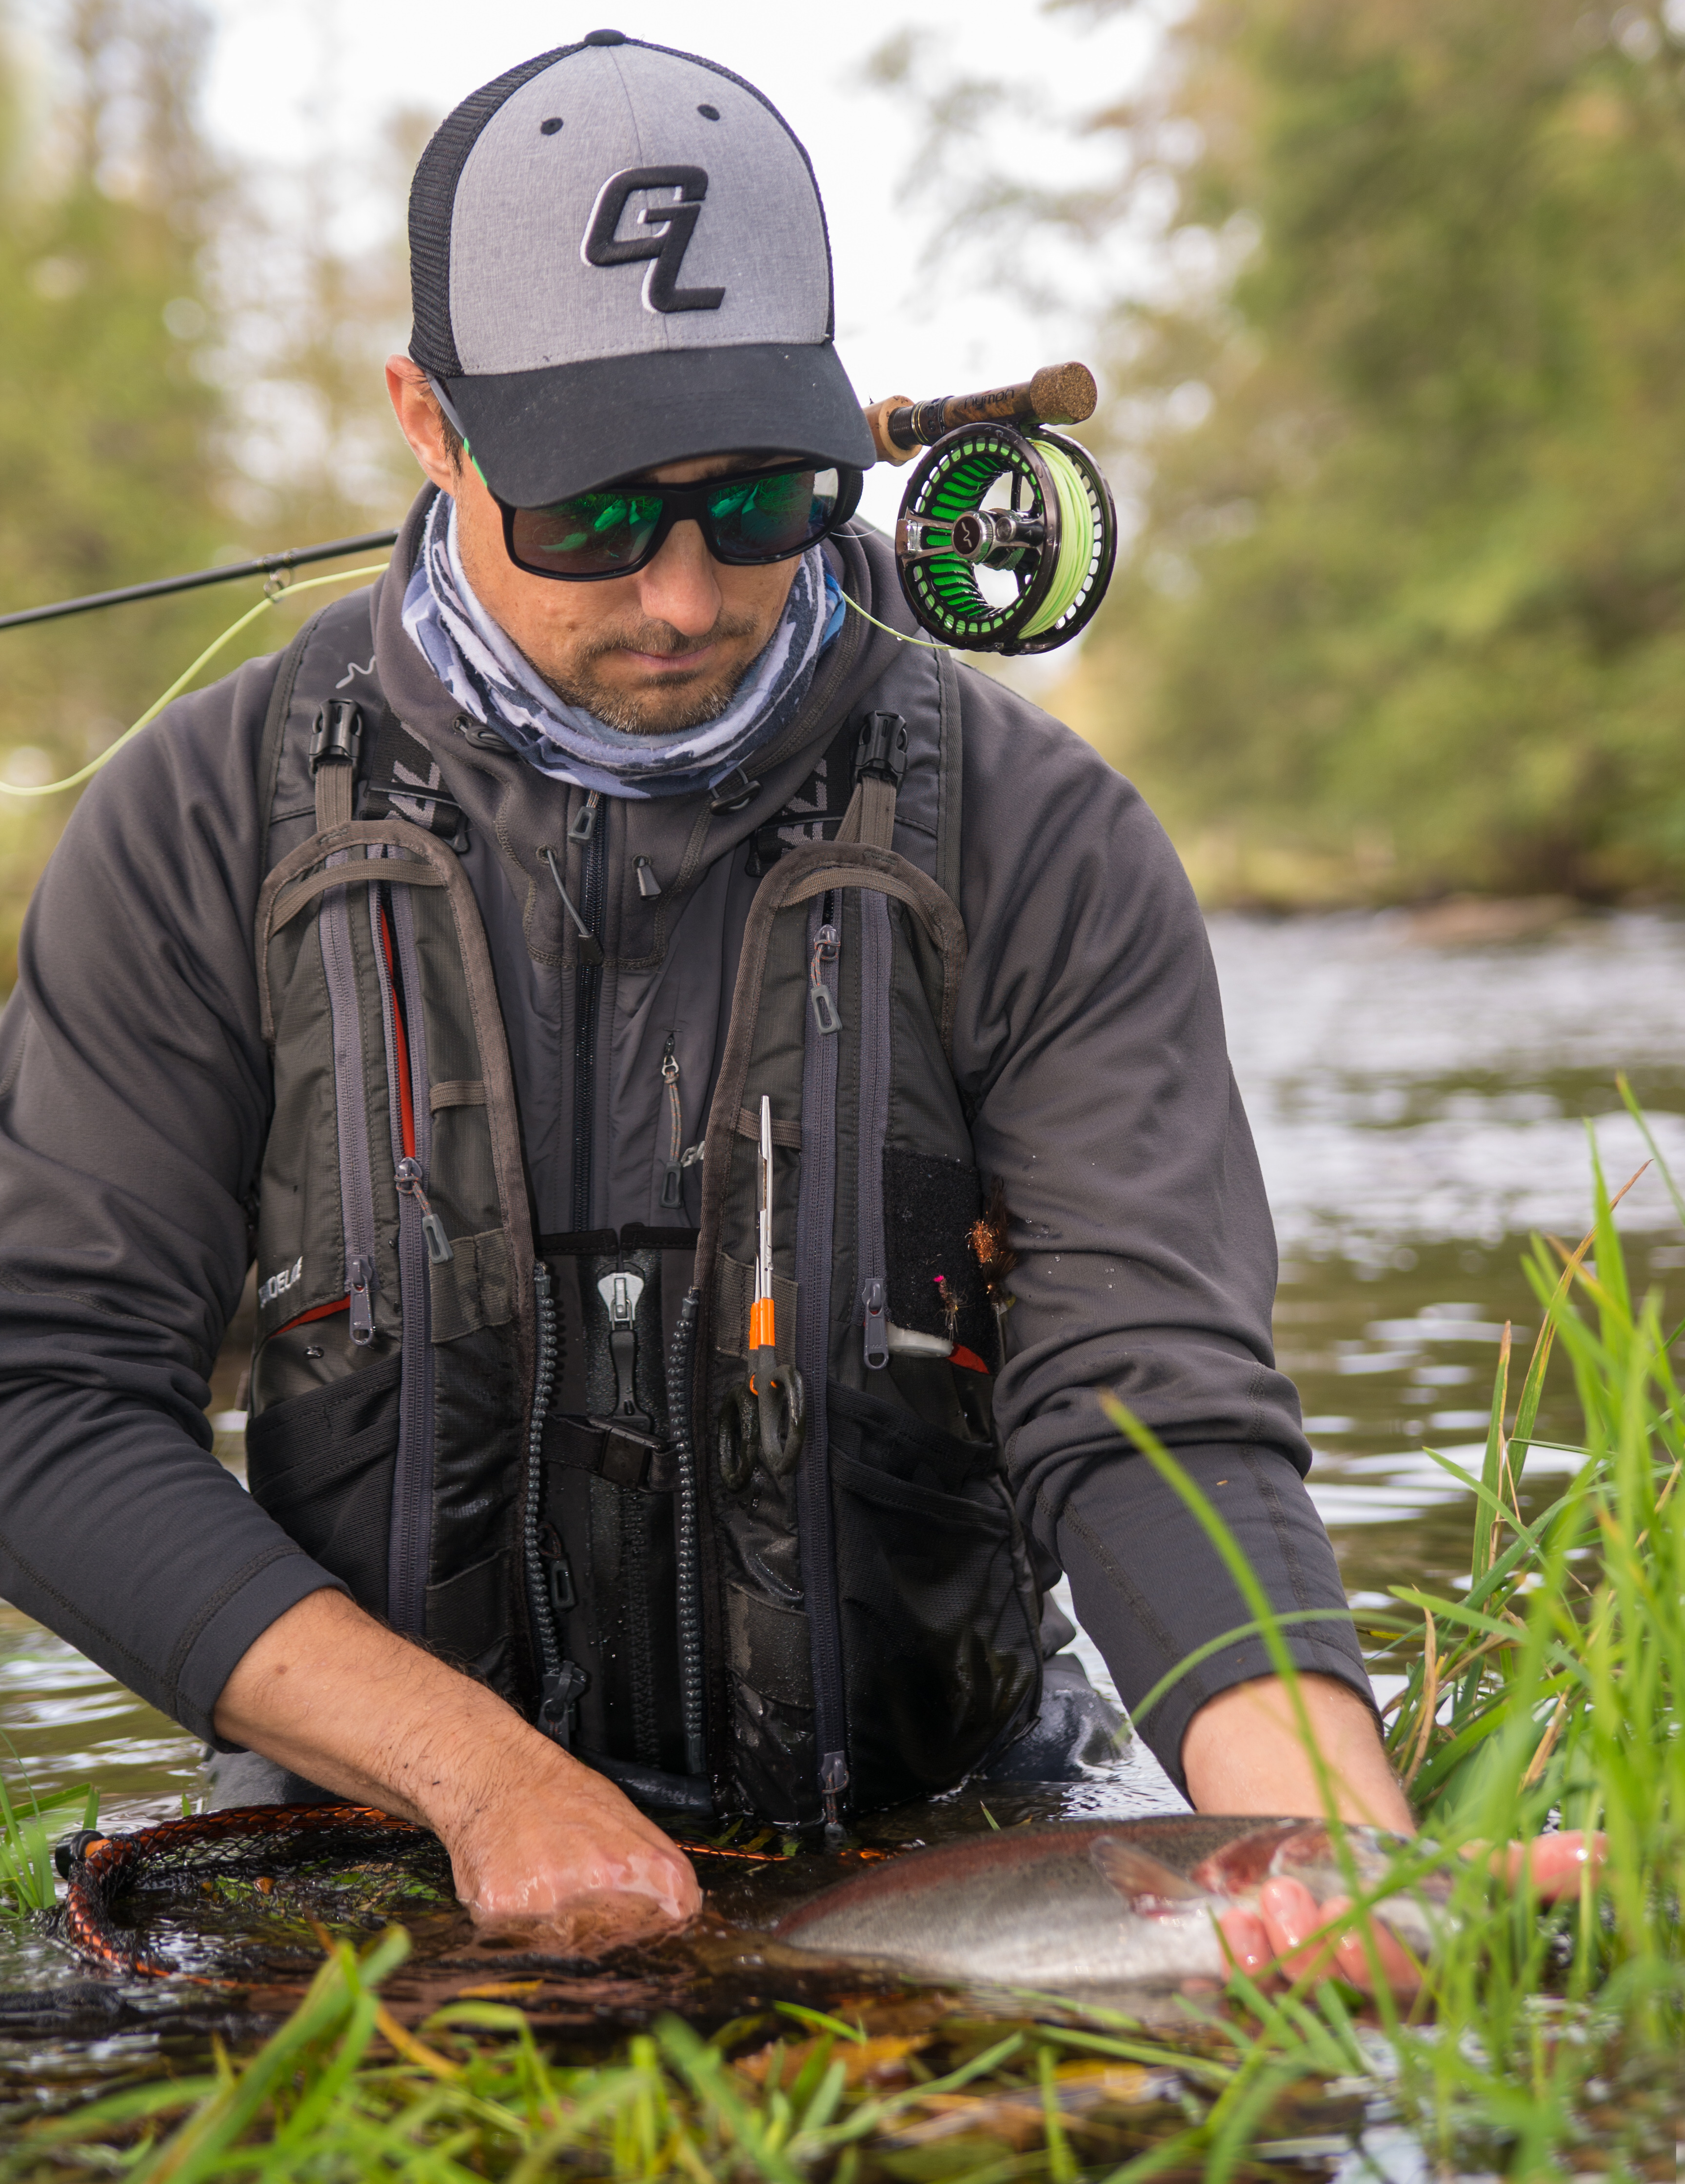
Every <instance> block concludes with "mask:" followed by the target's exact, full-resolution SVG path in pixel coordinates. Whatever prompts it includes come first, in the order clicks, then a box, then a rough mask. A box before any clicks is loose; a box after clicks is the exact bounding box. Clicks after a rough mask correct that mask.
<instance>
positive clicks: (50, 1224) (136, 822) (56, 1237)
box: [0, 660, 336, 1741]
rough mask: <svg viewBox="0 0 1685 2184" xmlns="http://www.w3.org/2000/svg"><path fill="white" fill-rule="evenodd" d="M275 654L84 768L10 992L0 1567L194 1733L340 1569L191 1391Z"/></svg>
mask: <svg viewBox="0 0 1685 2184" xmlns="http://www.w3.org/2000/svg"><path fill="white" fill-rule="evenodd" d="M274 669H275V663H274V661H273V660H269V661H257V662H253V663H252V664H251V665H250V666H247V667H245V668H242V670H241V671H239V673H238V674H237V675H236V676H234V677H230V678H229V680H228V681H226V682H223V683H220V684H218V685H216V686H215V687H214V688H212V689H210V690H208V691H205V692H203V693H201V694H197V695H195V696H194V697H193V698H192V699H186V700H184V701H182V702H181V703H180V704H178V705H175V706H173V707H171V708H170V711H169V712H167V713H165V714H164V716H161V718H160V719H159V720H158V721H157V722H156V723H155V724H154V725H153V727H152V728H150V729H148V730H147V732H146V733H145V734H144V735H142V736H140V737H138V738H136V741H135V742H134V743H133V744H131V745H130V746H128V747H127V748H126V749H124V750H123V751H121V752H120V753H119V755H117V757H116V758H115V759H114V760H113V761H112V762H111V764H110V765H109V766H108V767H107V768H106V770H105V771H104V772H103V773H102V774H100V775H99V776H97V777H96V779H95V780H94V782H93V783H92V785H91V786H90V788H88V789H87V791H86V794H84V796H83V798H82V799H81V803H80V804H79V805H78V806H77V809H76V811H75V813H74V814H73V816H72V817H71V819H70V824H69V826H68V827H66V829H65V832H64V836H63V838H62V839H61V840H60V842H59V844H58V847H57V849H56V850H54V852H53V856H52V859H51V860H50V861H49V863H48V865H47V871H46V872H45V874H44V875H43V877H42V882H41V884H40V886H39V887H38V889H36V895H35V899H34V900H33V901H32V903H31V906H30V909H29V912H28V915H27V917H26V918H25V923H24V929H23V934H22V939H21V940H20V943H19V957H18V983H17V986H16V988H15V989H14V993H13V995H12V998H11V1000H10V1001H9V1002H8V1005H7V1007H6V1011H5V1015H4V1017H3V1018H0V1592H3V1594H4V1595H5V1597H6V1598H7V1599H8V1600H10V1601H11V1602H14V1603H15V1605H16V1606H18V1607H21V1608H22V1609H24V1610H25V1613H28V1614H31V1615H33V1616H36V1617H37V1618H39V1619H40V1620H41V1621H42V1622H43V1623H45V1624H47V1626H48V1627H49V1628H50V1629H52V1630H55V1631H57V1632H58V1634H59V1635H60V1636H61V1637H64V1638H65V1639H67V1640H68V1641H70V1644H72V1645H73V1646H78V1647H80V1648H81V1651H82V1652H85V1653H86V1654H87V1655H89V1656H90V1658H92V1659H93V1660H95V1661H97V1663H99V1664H100V1666H101V1667H102V1668H103V1669H106V1670H107V1671H108V1673H109V1674H112V1675H114V1676H115V1677H117V1678H119V1679H120V1680H121V1681H122V1682H123V1683H125V1684H126V1685H129V1686H130V1688H131V1690H133V1691H137V1692H138V1693H139V1694H140V1695H141V1696H142V1697H143V1698H146V1699H147V1700H149V1701H150V1702H152V1703H153V1705H155V1706H157V1707H159V1708H162V1709H163V1711H164V1713H169V1714H171V1715H173V1716H174V1717H175V1719H176V1720H178V1721H179V1722H181V1724H183V1725H184V1727H186V1728H187V1729H189V1730H192V1731H193V1732H194V1733H196V1734H197V1735H199V1736H205V1737H207V1738H210V1737H211V1736H212V1730H211V1714H212V1712H213V1710H214V1707H215V1704H216V1701H217V1698H218V1696H219V1695H220V1691H221V1689H222V1686H223V1684H224V1683H225V1680H226V1679H227V1676H228V1674H229V1672H230V1670H231V1669H232V1668H233V1666H234V1664H235V1663H236V1662H237V1661H238V1660H239V1658H240V1657H241V1655H242V1653H243V1652H245V1650H246V1648H247V1646H249V1645H250V1644H251V1642H252V1641H253V1639H254V1638H256V1637H257V1636H258V1635H259V1634H260V1633H261V1632H262V1631H263V1630H264V1629H265V1628H266V1627H267V1626H268V1625H269V1624H270V1623H271V1622H273V1621H274V1620H275V1618H276V1617H277V1616H279V1615H281V1614H283V1613H285V1612H286V1609H287V1608H288V1607H292V1605H293V1604H294V1602H297V1601H298V1600H300V1599H302V1598H303V1596H305V1595H306V1594H308V1593H310V1592H313V1591H319V1590H320V1589H321V1588H322V1587H323V1586H326V1585H336V1580H334V1579H333V1578H331V1577H330V1576H329V1574H327V1573H326V1572H325V1570H323V1569H321V1568H319V1567H318V1566H317V1565H316V1564H315V1563H312V1562H310V1561H309V1559H308V1557H305V1556H304V1555H303V1553H302V1552H300V1551H299V1549H298V1547H297V1546H294V1544H293V1542H292V1541H291V1540H290V1539H288V1538H287V1536H286V1534H285V1533H284V1532H282V1531H281V1529H280V1527H279V1526H278V1525H276V1524H275V1523H274V1521H273V1520H272V1519H271V1518H269V1517H267V1516H266V1515H265V1514H264V1512H263V1511H262V1510H261V1509H259V1507H258V1506H257V1504H256V1503H255V1502H253V1501H252V1500H251V1499H250V1497H249V1496H247V1494H246V1492H245V1490H243V1488H242V1486H241V1485H240V1484H239V1482H238V1481H237V1480H236V1479H234V1478H233V1477H232V1476H231V1474H229V1473H228V1472H227V1471H226V1470H225V1468H223V1466H222V1465H221V1464H220V1463H218V1462H217V1460H216V1458H215V1457H214V1455H213V1454H212V1453H211V1429H210V1424H209V1420H208V1419H207V1418H206V1416H205V1406H206V1404H207V1403H208V1402H209V1399H210V1390H209V1373H210V1369H211V1367H212V1364H213V1362H214V1359H215V1357H216V1352H217V1349H218V1346H219V1344H220V1341H221V1339H222V1335H223V1332H224V1330H225V1327H226V1325H227V1323H228V1320H229V1318H230V1317H231V1314H232V1312H233V1310H234V1307H235V1306H236V1302H237V1301H238V1298H239V1295H240V1290H241V1287H242V1284H243V1282H244V1280H245V1277H246V1270H247V1264H248V1262H249V1256H250V1254H249V1250H248V1245H247V1203H248V1201H250V1200H251V1198H252V1195H253V1192H254V1190H255V1186H256V1181H257V1175H258V1168H259V1162H260V1160H261V1157H262V1151H263V1145H264V1134H265V1132H266V1128H267V1124H268V1114H269V1103H270V1072H269V1065H268V1059H267V1056H266V1054H265V1051H264V1045H263V1041H262V1038H261V1035H260V1033H259V1022H258V1009H257V995H256V991H255V979H254V976H253V960H252V940H251V934H252V928H253V914H254V910H255V905H256V899H257V892H258V884H259V871H258V862H259V842H258V832H259V830H258V813H257V808H256V788H255V784H254V781H253V769H254V756H255V751H256V748H257V744H258V740H259V736H260V734H261V730H262V723H263V718H264V709H265V705H266V703H267V699H268V694H269V689H270V682H271V681H272V678H273V675H274ZM213 1741H214V1740H213Z"/></svg>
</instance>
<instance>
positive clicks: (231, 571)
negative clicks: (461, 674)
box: [0, 531, 398, 629]
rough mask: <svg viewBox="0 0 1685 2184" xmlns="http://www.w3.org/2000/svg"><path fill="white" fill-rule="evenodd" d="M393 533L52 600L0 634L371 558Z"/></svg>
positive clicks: (7, 620)
mask: <svg viewBox="0 0 1685 2184" xmlns="http://www.w3.org/2000/svg"><path fill="white" fill-rule="evenodd" d="M397 543H398V533H397V532H395V531H364V532H361V533H360V534H359V536H358V537H357V538H330V539H329V540H328V541H327V543H325V545H322V546H288V547H286V548H285V549H283V550H282V551H281V553H279V554H264V555H263V556H262V557H261V558H260V559H259V560H255V561H231V562H229V563H227V564H226V565H225V566H223V567H221V568H216V569H196V570H194V571H193V573H192V576H190V577H157V578H155V579H154V580H153V582H151V583H149V584H125V585H124V586H123V588H121V590H120V591H115V592H90V593H88V595H87V597H86V599H55V600H54V601H53V604H52V605H51V606H45V607H22V608H20V609H19V610H18V612H17V613H16V614H8V615H0V629H19V628H21V627H23V625H24V624H25V622H31V621H58V620H59V618H60V617H61V616H64V615H74V614H87V613H89V612H91V611H92V609H93V608H95V607H120V606H123V605H125V604H126V603H127V602H128V601H129V600H131V599H167V598H168V597H169V596H170V593H172V592H194V591H197V590H198V589H199V588H200V587H201V586H202V585H204V584H231V583H233V582H235V581H236V579H237V578H238V577H282V576H285V575H286V574H287V572H288V571H291V570H293V569H302V568H303V567H304V566H305V565H306V564H307V563H308V562H311V561H336V560H338V559H339V558H340V556H341V555H342V554H371V553H374V552H375V551H376V550H377V549H379V548H381V547H382V546H395V545H396V544H397Z"/></svg>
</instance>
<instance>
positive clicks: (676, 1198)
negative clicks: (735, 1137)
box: [661, 1031, 702, 1213]
mask: <svg viewBox="0 0 1685 2184" xmlns="http://www.w3.org/2000/svg"><path fill="white" fill-rule="evenodd" d="M677 1039H678V1034H677V1033H676V1032H671V1031H670V1032H669V1033H668V1034H667V1044H666V1045H665V1046H664V1047H663V1048H662V1050H661V1082H662V1083H663V1084H665V1086H666V1088H667V1151H666V1156H665V1159H664V1161H663V1162H662V1169H661V1211H662V1212H664V1213H679V1212H683V1211H684V1204H685V1170H686V1169H687V1167H696V1166H697V1165H698V1162H700V1161H701V1159H702V1147H701V1146H700V1145H685V1111H684V1108H683V1106H682V1105H681V1101H680V1098H679V1057H678V1056H677V1054H676V1052H675V1051H674V1048H675V1045H676V1042H677ZM681 1147H683V1148H684V1149H683V1151H681V1150H680V1149H681Z"/></svg>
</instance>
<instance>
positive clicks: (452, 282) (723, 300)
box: [409, 31, 874, 508]
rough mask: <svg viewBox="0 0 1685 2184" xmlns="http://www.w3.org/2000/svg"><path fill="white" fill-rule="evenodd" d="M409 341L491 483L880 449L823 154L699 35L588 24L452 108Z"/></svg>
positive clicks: (526, 491)
mask: <svg viewBox="0 0 1685 2184" xmlns="http://www.w3.org/2000/svg"><path fill="white" fill-rule="evenodd" d="M409 247H410V283H411V289H412V293H413V298H414V312H415V320H414V331H413V334H412V336H411V339H410V344H409V353H410V354H411V355H412V356H413V357H414V359H415V361H416V362H417V363H418V364H419V365H420V366H421V367H422V369H423V370H425V372H426V373H427V375H428V376H429V377H430V379H431V380H432V382H433V383H434V386H435V387H436V388H437V391H438V393H439V394H440V396H441V398H442V401H443V403H444V405H445V408H446V411H447V413H448V415H449V416H450V417H451V419H452V421H453V423H454V424H455V425H456V426H457V428H458V430H459V432H462V434H463V436H464V438H465V439H466V440H467V441H468V442H469V443H470V446H471V447H472V448H473V452H474V459H475V462H476V463H477V464H478V465H479V466H480V471H481V475H482V476H483V477H484V478H485V480H486V482H487V484H488V485H489V486H490V487H491V488H492V492H493V493H496V494H497V495H498V498H499V499H503V500H506V501H509V502H511V503H513V504H514V505H516V506H518V507H527V508H533V507H540V506H542V505H544V504H547V503H548V502H551V501H555V500H561V499H566V498H567V497H568V496H569V495H570V494H572V493H583V492H586V491H587V490H589V489H590V488H591V487H594V486H598V485H603V484H606V483H607V482H609V480H610V479H614V478H623V477H626V476H629V475H631V473H633V472H635V471H642V470H648V469H651V468H653V467H654V466H655V465H658V464H660V463H670V462H678V461H682V460H687V459H690V458H693V457H696V456H699V455H713V454H729V453H731V452H734V451H737V450H739V449H741V450H743V451H746V452H765V453H779V454H794V455H810V456H812V457H814V458H815V460H818V461H820V462H821V463H824V464H826V465H829V464H832V463H847V464H853V465H856V466H857V467H859V468H861V469H865V468H867V467H869V466H870V464H871V462H872V460H873V452H874V451H873V448H872V443H871V437H870V434H869V432H867V429H866V426H865V422H864V421H863V419H862V417H861V415H860V409H859V401H858V399H857V398H856V396H855V394H854V389H853V388H852V387H850V385H849V383H848V375H847V373H846V372H845V371H844V370H843V366H842V365H841V364H840V362H839V361H838V359H837V351H836V348H835V347H834V345H833V343H832V338H831V337H832V331H833V326H834V318H833V304H832V292H831V245H830V240H829V237H828V236H827V235H826V226H825V213H824V209H823V207H822V206H821V205H820V197H819V188H818V185H817V184H816V183H815V180H814V175H813V168H812V164H811V163H810V162H809V159H808V155H807V153H806V152H805V151H804V149H803V148H802V145H801V143H800V142H799V141H798V138H797V137H796V136H795V134H794V132H793V131H792V129H791V128H790V126H789V125H788V124H787V122H786V121H785V120H784V119H783V117H782V115H781V114H779V113H778V112H777V111H776V109H775V108H774V107H773V106H772V105H771V103H770V102H769V101H768V100H767V99H765V97H762V95H761V93H760V92H758V91H757V90H755V88H754V86H753V85H752V84H748V83H745V82H744V81H743V80H742V77H740V76H737V75H732V74H731V71H730V70H726V69H723V68H720V67H718V66H716V65H715V63H713V62H712V61H706V60H702V59H699V58H698V57H697V56H696V55H694V54H692V53H676V52H674V51H672V50H671V49H670V48H669V47H665V46H652V45H648V44H645V43H644V42H642V41H641V40H639V39H636V38H628V37H626V36H622V34H621V33H620V31H591V32H590V33H589V35H588V36H586V37H585V38H584V39H582V40H581V42H579V43H578V44H577V45H572V46H559V47H557V48H556V49H555V50H554V51H553V52H551V53H542V54H540V55H539V56H538V58H537V59H536V60H531V61H527V62H526V63H525V64H523V65H522V66H520V68H515V69H511V70H509V72H508V74H507V75H501V76H499V77H498V79H497V80H496V81H495V82H492V83H489V84H487V85H486V86H484V87H483V89H481V90H479V91H476V92H474V93H473V95H472V96H471V97H468V98H466V99H464V101H463V103H462V104H461V105H460V106H459V107H458V108H457V109H456V110H455V112H454V113H453V114H450V115H448V117H447V119H446V120H444V121H443V122H442V123H441V125H440V126H439V128H438V130H437V132H436V134H435V135H434V136H433V138H432V140H431V142H430V143H429V144H428V146H427V148H426V150H425V152H424V153H422V155H421V159H420V164H419V165H418V166H417V168H416V170H415V178H414V182H413V184H412V186H411V188H410V195H409Z"/></svg>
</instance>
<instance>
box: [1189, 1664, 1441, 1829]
mask: <svg viewBox="0 0 1685 2184" xmlns="http://www.w3.org/2000/svg"><path fill="white" fill-rule="evenodd" d="M1299 1693H1300V1697H1301V1698H1302V1700H1303V1702H1304V1711H1305V1713H1306V1715H1307V1716H1308V1717H1309V1721H1310V1732H1311V1736H1312V1737H1313V1738H1314V1740H1315V1745H1316V1749H1317V1751H1318V1752H1319V1753H1320V1754H1321V1759H1322V1762H1323V1764H1324V1766H1325V1767H1326V1769H1327V1773H1328V1776H1329V1780H1330V1785H1331V1786H1332V1790H1333V1792H1334V1809H1335V1811H1336V1812H1337V1814H1338V1815H1339V1817H1340V1818H1341V1819H1345V1820H1354V1821H1357V1822H1360V1823H1361V1824H1362V1825H1365V1826H1366V1827H1376V1828H1392V1829H1393V1830H1396V1831H1397V1832H1398V1833H1399V1834H1400V1835H1412V1834H1414V1833H1415V1821H1414V1820H1413V1819H1411V1817H1410V1807H1409V1805H1408V1804H1407V1803H1406V1802H1405V1800H1404V1791H1402V1790H1401V1789H1400V1788H1399V1784H1398V1780H1397V1778H1396V1777H1395V1776H1394V1775H1393V1769H1392V1768H1391V1766H1390V1764H1389V1763H1388V1762H1387V1753H1386V1750H1385V1747H1383V1746H1382V1741H1381V1737H1380V1733H1379V1731H1378V1730H1376V1726H1375V1717H1374V1715H1373V1714H1372V1713H1371V1712H1370V1710H1369V1708H1367V1707H1366V1706H1365V1704H1364V1703H1363V1701H1362V1700H1361V1699H1360V1698H1359V1697H1357V1695H1356V1693H1355V1692H1354V1691H1349V1690H1348V1688H1347V1687H1346V1685H1343V1684H1338V1683H1335V1682H1334V1681H1333V1680H1332V1678H1329V1677H1326V1676H1301V1677H1300V1678H1299ZM1182 1769H1183V1771H1184V1773H1185V1774H1186V1775H1187V1794H1188V1796H1189V1797H1191V1798H1192V1799H1193V1803H1194V1804H1195V1806H1196V1807H1197V1808H1198V1810H1199V1811H1201V1812H1202V1813H1279V1814H1282V1815H1283V1816H1286V1815H1288V1814H1295V1813H1304V1814H1315V1813H1321V1812H1322V1811H1324V1810H1325V1809H1326V1800H1325V1798H1324V1795H1323V1791H1322V1786H1321V1781H1320V1780H1318V1775H1317V1769H1316V1767H1315V1763H1314V1762H1313V1760H1312V1758H1311V1757H1310V1753H1309V1752H1307V1751H1306V1749H1305V1746H1304V1737H1303V1736H1302V1734H1301V1732H1300V1730H1299V1722H1298V1719H1297V1717H1296V1715H1295V1713H1294V1711H1293V1702H1292V1700H1291V1698H1290V1697H1289V1695H1288V1692H1287V1685H1285V1684H1284V1683H1283V1682H1282V1680H1281V1678H1280V1677H1278V1676H1264V1677H1260V1678H1259V1679H1258V1680H1256V1681H1255V1682H1253V1683H1249V1684H1234V1685H1231V1686H1230V1688H1229V1689H1228V1690H1227V1691H1220V1692H1219V1693H1218V1694H1217V1696H1216V1697H1215V1698H1214V1699H1209V1700H1208V1701H1207V1702H1206V1703H1205V1704H1204V1706H1203V1707H1201V1708H1200V1709H1199V1711H1198V1713H1196V1714H1195V1715H1194V1717H1193V1720H1192V1721H1191V1722H1190V1723H1189V1724H1188V1726H1187V1736H1185V1737H1184V1738H1183V1740H1182Z"/></svg>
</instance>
